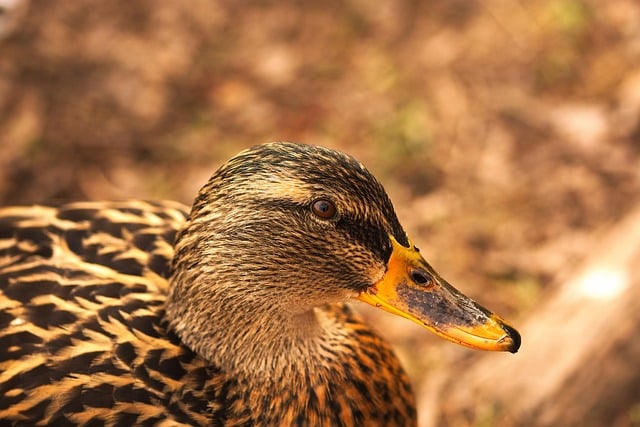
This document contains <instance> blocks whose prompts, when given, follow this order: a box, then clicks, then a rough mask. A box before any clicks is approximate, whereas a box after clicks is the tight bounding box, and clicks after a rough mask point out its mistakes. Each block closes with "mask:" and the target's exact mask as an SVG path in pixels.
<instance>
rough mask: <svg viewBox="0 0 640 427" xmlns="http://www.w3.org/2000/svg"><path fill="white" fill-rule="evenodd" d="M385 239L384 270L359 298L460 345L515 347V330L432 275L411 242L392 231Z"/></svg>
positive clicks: (494, 348)
mask: <svg viewBox="0 0 640 427" xmlns="http://www.w3.org/2000/svg"><path fill="white" fill-rule="evenodd" d="M391 243H392V246H393V251H392V252H391V257H390V258H389V262H388V263H387V272H386V273H385V275H384V276H383V277H382V279H381V280H380V281H378V282H377V283H375V284H374V285H373V286H371V287H369V288H368V289H366V290H364V291H363V292H362V293H360V295H359V296H358V299H359V300H361V301H364V302H366V303H368V304H371V305H373V306H374V307H378V308H381V309H383V310H386V311H388V312H390V313H393V314H397V315H398V316H402V317H405V318H407V319H409V320H412V321H414V322H416V323H417V324H419V325H422V326H424V327H425V328H427V329H429V330H430V331H432V332H434V333H435V334H436V335H439V336H441V337H442V338H445V339H447V340H449V341H453V342H455V343H458V344H461V345H463V346H466V347H471V348H475V349H478V350H490V351H509V352H511V353H515V352H517V351H518V348H520V334H519V333H518V331H516V330H515V329H514V328H513V327H512V326H510V325H509V324H508V323H507V322H506V321H504V320H503V319H502V318H500V317H499V316H498V315H496V314H494V313H492V312H491V311H489V310H487V309H486V308H484V307H482V306H481V305H479V304H478V303H476V302H475V301H473V300H471V299H470V298H469V297H467V296H466V295H464V294H462V293H461V292H460V291H458V290H457V289H456V288H454V287H453V286H451V285H450V284H449V283H447V282H446V281H445V280H444V279H442V278H441V277H440V276H438V273H436V272H435V271H434V270H433V268H432V267H431V266H430V265H429V264H428V263H427V262H426V261H425V260H424V258H423V257H422V255H420V253H419V252H418V249H417V248H416V247H415V246H413V244H411V243H410V247H409V248H406V247H404V246H402V245H401V244H399V243H398V242H397V241H396V240H395V238H393V236H391Z"/></svg>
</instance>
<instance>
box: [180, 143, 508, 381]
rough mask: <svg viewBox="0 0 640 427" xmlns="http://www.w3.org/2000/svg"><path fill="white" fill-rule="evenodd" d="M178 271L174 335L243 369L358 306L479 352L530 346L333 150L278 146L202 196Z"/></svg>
mask: <svg viewBox="0 0 640 427" xmlns="http://www.w3.org/2000/svg"><path fill="white" fill-rule="evenodd" d="M173 270H174V273H173V276H172V278H171V290H170V295H169V298H168V303H167V315H168V318H169V321H170V324H171V326H172V327H173V329H174V330H175V331H176V332H177V334H178V335H179V336H180V337H181V338H182V340H183V341H184V342H185V343H186V344H187V345H188V346H189V347H191V348H192V349H193V350H195V351H196V352H198V353H200V354H201V355H203V356H204V357H205V358H207V359H209V360H211V361H214V362H216V363H218V364H221V365H232V366H231V368H233V367H237V365H238V364H239V363H241V362H240V361H239V359H243V358H244V359H246V358H250V357H252V356H255V355H256V353H258V354H262V356H264V357H263V359H264V360H267V359H268V358H269V357H268V355H267V354H266V353H268V352H270V351H274V349H273V347H275V346H277V345H284V344H283V341H282V340H283V339H286V340H288V341H287V344H286V345H290V344H291V343H293V344H294V347H295V343H301V342H304V341H305V340H306V339H308V338H307V337H309V336H314V334H317V333H320V332H318V331H321V330H322V328H323V325H322V321H320V320H318V319H319V318H318V316H317V308H318V307H322V306H323V305H326V304H332V303H338V302H348V301H353V300H360V301H364V302H366V303H368V304H371V305H373V306H375V307H379V308H381V309H383V310H386V311H388V312H391V313H394V314H396V315H399V316H402V317H405V318H407V319H409V320H411V321H414V322H416V323H418V324H420V325H422V326H424V327H425V328H427V329H429V330H431V331H432V332H435V333H436V334H437V335H439V336H441V337H443V338H445V339H448V340H450V341H453V342H456V343H458V344H462V345H465V346H468V347H472V348H476V349H482V350H500V351H510V352H516V351H517V350H518V347H519V345H520V336H519V334H518V332H517V331H516V330H515V329H514V328H513V327H511V326H510V325H509V324H508V323H507V322H505V321H504V320H503V319H501V318H500V317H499V316H497V315H496V314H493V313H492V312H491V311H489V310H487V309H485V308H484V307H482V306H481V305H479V304H477V303H476V302H474V301H472V300H471V299H469V298H468V297H466V296H465V295H463V294H462V293H461V292H459V291H457V290H456V289H455V288H453V287H452V286H451V285H450V284H449V283H447V282H446V281H445V280H444V279H443V278H441V277H440V276H439V275H438V274H437V273H436V272H435V271H434V269H433V268H432V267H431V266H430V265H429V264H428V263H427V262H426V261H425V259H424V258H423V256H422V255H421V254H420V252H419V250H418V248H416V247H415V246H414V245H413V243H412V242H411V241H410V240H409V238H408V237H407V235H406V233H405V232H404V230H403V228H402V226H401V225H400V222H399V221H398V218H397V216H396V214H395V211H394V209H393V206H392V204H391V201H390V200H389V197H388V196H387V194H386V192H385V191H384V189H383V187H382V185H381V184H380V183H379V182H378V181H377V180H376V178H375V177H374V176H373V175H372V174H371V173H370V172H368V171H367V169H365V167H364V166H363V165H362V164H361V163H359V162H358V161H357V160H355V159H354V158H352V157H350V156H348V155H345V154H343V153H340V152H337V151H334V150H330V149H327V148H322V147H316V146H309V145H301V144H294V143H271V144H266V145H261V146H257V147H254V148H251V149H248V150H246V151H243V152H241V153H239V154H238V155H237V156H235V157H234V158H232V159H231V160H229V161H228V162H227V163H226V164H224V165H223V166H222V167H221V168H220V169H219V170H218V171H217V172H215V174H214V175H213V176H212V177H211V179H210V180H209V182H208V183H207V184H206V185H205V186H204V187H203V188H202V190H201V191H200V193H199V195H198V196H197V198H196V200H195V202H194V205H193V208H192V211H191V215H190V218H189V220H188V221H187V223H186V224H185V227H184V229H183V230H182V232H181V233H180V234H179V235H178V238H177V241H176V245H175V255H174V266H173ZM282 337H285V338H282ZM254 341H260V342H261V343H262V344H260V343H256V342H254ZM264 342H271V343H274V344H273V345H264V344H263V343H264ZM276 342H277V344H276ZM213 343H215V344H213ZM265 363H268V362H265Z"/></svg>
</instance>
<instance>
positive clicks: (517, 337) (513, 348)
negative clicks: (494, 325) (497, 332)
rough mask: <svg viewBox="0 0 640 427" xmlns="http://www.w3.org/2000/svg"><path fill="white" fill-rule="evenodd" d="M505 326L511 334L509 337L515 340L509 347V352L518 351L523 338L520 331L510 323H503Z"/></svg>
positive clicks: (508, 333)
mask: <svg viewBox="0 0 640 427" xmlns="http://www.w3.org/2000/svg"><path fill="white" fill-rule="evenodd" d="M503 328H504V330H505V331H506V332H507V335H508V336H509V338H511V340H512V341H513V345H512V346H511V348H510V349H509V352H510V353H517V352H518V349H519V348H520V343H521V342H522V339H521V338H520V333H519V332H518V331H516V330H515V329H514V328H512V327H511V326H509V325H503Z"/></svg>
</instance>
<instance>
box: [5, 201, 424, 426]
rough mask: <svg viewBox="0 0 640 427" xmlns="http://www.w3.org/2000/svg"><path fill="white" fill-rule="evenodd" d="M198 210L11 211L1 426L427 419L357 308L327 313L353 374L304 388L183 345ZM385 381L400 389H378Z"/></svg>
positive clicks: (315, 373)
mask: <svg viewBox="0 0 640 427" xmlns="http://www.w3.org/2000/svg"><path fill="white" fill-rule="evenodd" d="M187 213H188V210H187V207H184V206H181V205H179V204H177V203H171V202H163V203H147V202H140V201H134V202H116V203H105V202H85V203H72V204H68V205H65V206H62V207H59V208H50V207H41V206H35V207H25V208H9V209H6V208H5V209H4V210H0V245H2V246H1V247H0V260H1V264H0V272H1V273H0V283H1V284H2V293H1V294H0V297H1V298H0V303H1V304H2V314H1V315H0V319H1V320H0V424H3V423H4V422H9V423H10V424H15V425H52V424H55V425H65V424H67V425H78V424H86V425H92V424H93V425H105V424H106V425H156V424H162V423H168V424H167V425H180V424H184V425H227V424H230V425H281V423H283V422H285V421H283V420H288V421H291V420H295V421H294V422H293V423H292V424H300V425H361V424H362V423H363V422H365V421H367V422H374V423H379V424H380V425H394V424H396V425H402V424H403V423H406V422H407V420H411V419H413V418H414V417H415V410H414V407H413V398H412V393H411V388H410V385H409V381H408V379H407V377H406V375H405V373H404V372H403V371H402V369H401V368H400V366H399V364H397V363H391V364H390V363H389V361H395V356H394V355H393V353H392V351H391V349H390V348H389V347H388V345H387V344H386V343H385V342H384V341H383V340H381V339H379V338H378V337H377V336H376V335H375V334H373V333H372V332H371V331H370V330H369V329H368V328H367V327H366V326H365V325H364V324H363V323H362V322H361V321H360V320H359V319H358V318H357V317H356V316H355V315H354V314H353V313H352V312H351V310H350V309H349V308H348V307H347V306H345V305H334V306H331V307H324V308H323V314H324V315H325V316H327V318H328V319H330V320H331V321H332V322H335V323H336V324H339V325H342V326H343V330H344V332H345V335H344V336H343V337H341V340H340V341H343V342H347V343H348V345H345V346H342V347H340V346H338V347H333V348H328V349H327V350H328V351H332V349H333V350H337V353H339V354H336V357H335V360H337V361H339V362H341V363H340V364H339V365H331V368H330V369H323V366H315V367H314V366H310V367H309V369H308V372H306V373H305V376H304V377H298V376H297V375H298V374H296V377H295V381H291V380H292V379H294V378H292V375H294V373H293V372H288V373H286V374H287V376H288V378H280V379H278V378H274V379H270V380H268V381H261V382H256V381H255V379H254V380H251V379H243V378H241V377H238V376H234V375H233V374H232V373H229V372H224V371H222V370H221V369H220V368H218V367H216V366H214V365H212V364H210V363H209V362H207V360H205V359H204V358H202V357H200V356H199V355H198V354H196V353H194V352H193V351H191V350H190V349H189V348H188V347H186V346H185V345H184V344H182V343H181V341H180V339H179V338H178V337H177V336H176V335H175V334H174V333H172V332H171V331H170V330H169V329H168V327H167V326H168V324H167V321H166V320H165V315H164V305H165V301H166V298H167V292H168V282H167V279H168V277H169V275H170V271H171V267H170V265H171V264H170V262H171V258H172V256H173V241H174V238H175V235H176V233H177V232H178V230H179V229H180V228H181V227H182V225H183V223H184V221H185V219H186V218H187ZM3 243H4V244H3ZM345 339H346V340H347V341H345ZM360 344H362V345H360ZM342 352H347V353H350V354H351V357H350V358H345V357H343V355H342ZM372 372H376V374H377V375H383V376H384V378H385V379H387V380H391V381H392V383H391V384H388V383H387V382H386V381H384V382H381V381H378V382H372V381H369V380H368V378H369V377H370V375H371V373H372ZM358 378H360V381H358ZM292 383H293V385H292ZM345 384H349V387H348V388H346V387H345ZM276 390H277V393H276ZM398 391H400V392H401V393H400V394H399V393H398ZM363 403H365V404H366V405H369V406H370V407H369V408H366V407H365V408H363V407H362V404H363ZM356 404H357V405H356ZM366 405H365V406H366ZM394 406H395V407H394ZM285 408H286V412H279V409H283V410H284V409H285ZM380 408H384V410H383V411H381V410H380ZM367 412H368V414H367V415H366V420H365V413H367Z"/></svg>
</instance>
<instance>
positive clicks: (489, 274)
mask: <svg viewBox="0 0 640 427" xmlns="http://www.w3.org/2000/svg"><path fill="white" fill-rule="evenodd" d="M272 140H295V141H300V142H306V143H310V144H320V145H325V146H328V147H333V148H337V149H340V150H343V151H346V152H348V153H350V154H353V155H355V156H356V157H357V158H358V159H360V160H361V161H362V162H364V163H365V164H366V165H367V166H368V167H369V169H370V170H372V171H373V172H374V174H375V175H376V176H377V177H378V178H379V179H380V180H381V181H382V182H383V183H384V184H385V187H386V188H387V190H388V192H389V194H390V196H391V198H392V200H393V201H394V203H395V206H396V209H397V211H398V215H399V217H400V219H401V221H402V223H403V224H404V226H405V229H406V230H407V231H408V232H409V234H410V236H411V237H412V239H413V240H414V241H415V242H416V244H418V245H419V246H420V247H421V249H422V251H423V253H424V254H425V255H426V257H427V259H428V260H429V261H430V263H431V264H432V265H434V266H435V267H436V268H437V269H438V271H439V272H440V273H441V274H442V275H443V276H444V277H446V278H447V279H448V280H449V281H450V282H451V283H453V284H454V285H456V286H457V287H458V288H459V289H461V290H463V291H464V292H465V293H467V294H468V295H470V296H472V297H473V298H475V299H477V300H479V301H480V302H481V303H482V304H483V305H486V306H487V307H489V308H491V309H492V310H495V311H496V312H498V313H500V314H501V315H502V316H503V317H505V318H507V319H509V320H511V321H512V323H514V325H515V326H517V327H518V329H520V331H521V332H522V334H523V346H522V349H521V351H520V353H518V354H517V355H511V354H493V353H492V354H488V353H487V354H484V353H480V352H475V351H472V350H469V349H465V348H462V347H459V346H455V345H452V344H450V343H447V342H443V341H441V340H440V339H438V338H437V337H434V336H432V335H431V334H429V333H428V332H426V331H425V330H423V329H421V328H419V327H417V326H414V325H412V324H409V322H407V321H405V320H403V319H397V318H394V317H391V316H387V315H386V314H385V313H372V312H371V311H369V310H367V309H366V308H363V307H358V308H361V309H362V310H361V311H362V312H363V313H364V315H365V316H366V317H368V318H369V321H370V323H372V324H373V326H374V327H375V328H376V329H377V330H378V331H379V332H380V333H381V334H383V335H384V336H385V337H387V338H388V339H389V340H391V341H392V342H393V343H394V345H395V348H396V349H397V351H398V353H399V355H400V357H401V358H402V359H403V362H404V364H405V366H406V368H407V370H408V372H409V374H410V376H411V378H412V380H413V383H414V386H415V389H416V392H417V394H418V403H419V408H418V411H419V414H420V424H421V426H438V425H452V426H465V425H468V426H526V425H549V426H552V425H556V426H557V425H565V426H566V425H576V426H578V425H579V426H589V425H592V426H601V425H614V426H627V425H640V340H638V339H637V337H638V335H639V332H638V328H639V327H640V295H639V293H640V3H638V2H637V1H635V0H611V1H607V2H599V1H597V0H531V1H526V2H525V1H517V0H505V1H479V0H476V1H469V0H449V1H443V0H439V1H438V0H394V1H392V0H382V1H377V2H369V1H364V0H349V1H345V2H339V1H328V2H312V1H304V0H301V1H295V2H279V1H269V0H262V1H246V2H234V1H210V0H192V1H189V2H178V1H151V0H145V1H136V2H130V1H127V0H110V1H89V0H80V1H79V0H0V203H1V204H3V205H7V204H31V203H41V204H58V203H62V202H65V201H71V200H78V199H91V200H99V199H129V198H143V199H157V198H163V199H165V198H166V199H175V200H179V201H182V202H184V203H186V204H190V203H191V201H192V199H193V197H194V196H195V194H196V192H197V190H198V189H199V187H200V186H201V185H203V184H204V183H205V182H206V180H207V178H208V177H209V175H211V173H212V172H213V171H214V170H215V169H216V168H217V166H219V165H220V164H221V163H222V162H223V161H224V160H226V159H227V158H228V157H230V156H231V155H233V154H235V153H236V152H237V151H239V150H241V149H243V148H246V147H249V146H252V145H255V144H258V143H263V142H267V141H272Z"/></svg>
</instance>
